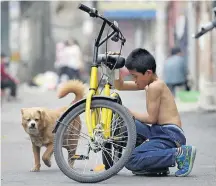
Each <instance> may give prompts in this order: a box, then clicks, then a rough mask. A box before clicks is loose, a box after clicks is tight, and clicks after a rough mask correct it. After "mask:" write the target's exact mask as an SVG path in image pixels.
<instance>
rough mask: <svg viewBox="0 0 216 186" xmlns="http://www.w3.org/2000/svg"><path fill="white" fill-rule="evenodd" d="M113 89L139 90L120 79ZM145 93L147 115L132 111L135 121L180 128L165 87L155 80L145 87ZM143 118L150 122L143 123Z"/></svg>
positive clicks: (178, 117) (130, 82)
mask: <svg viewBox="0 0 216 186" xmlns="http://www.w3.org/2000/svg"><path fill="white" fill-rule="evenodd" d="M115 87H116V88H117V89H118V90H133V91H134V90H141V89H140V88H139V87H138V86H137V85H136V83H135V82H134V81H123V80H122V78H120V79H119V80H116V81H115ZM145 91H146V108H147V114H146V113H143V114H142V113H139V115H138V113H135V112H133V111H131V113H132V114H133V115H135V116H137V119H140V120H141V121H142V122H147V123H149V124H160V125H164V124H175V125H177V126H179V127H181V119H180V116H179V113H178V110H177V106H176V103H175V100H174V97H173V95H172V93H171V92H170V90H169V88H168V87H167V85H166V84H165V83H164V82H163V81H162V80H160V79H158V78H157V80H155V81H153V82H152V83H150V84H149V85H148V86H146V88H145ZM146 115H147V116H146ZM139 116H140V117H139ZM142 118H144V119H143V120H142ZM145 118H150V122H148V121H145V120H146V119H145Z"/></svg>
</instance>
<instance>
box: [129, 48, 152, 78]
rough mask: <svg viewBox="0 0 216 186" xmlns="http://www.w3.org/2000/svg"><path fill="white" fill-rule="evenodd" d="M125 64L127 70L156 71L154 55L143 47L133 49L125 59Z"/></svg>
mask: <svg viewBox="0 0 216 186" xmlns="http://www.w3.org/2000/svg"><path fill="white" fill-rule="evenodd" d="M125 66H126V68H127V69H128V70H136V71H137V72H140V73H143V74H145V72H146V71H147V70H152V72H153V73H155V71H156V63H155V59H154V57H153V56H152V55H151V54H150V53H149V52H148V51H147V50H145V49H142V48H137V49H134V50H133V51H132V52H131V53H130V54H129V56H128V57H127V59H126V62H125Z"/></svg>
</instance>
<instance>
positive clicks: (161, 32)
mask: <svg viewBox="0 0 216 186" xmlns="http://www.w3.org/2000/svg"><path fill="white" fill-rule="evenodd" d="M158 3H159V5H158V6H157V13H156V30H157V32H156V62H157V75H158V76H159V77H160V78H162V76H163V66H164V61H165V59H166V57H167V46H168V44H167V37H168V34H167V17H168V15H167V12H168V11H167V9H168V5H169V2H167V1H161V2H158Z"/></svg>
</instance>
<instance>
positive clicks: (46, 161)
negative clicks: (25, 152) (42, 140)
mask: <svg viewBox="0 0 216 186" xmlns="http://www.w3.org/2000/svg"><path fill="white" fill-rule="evenodd" d="M43 161H44V164H45V165H46V166H47V167H51V161H50V160H43Z"/></svg>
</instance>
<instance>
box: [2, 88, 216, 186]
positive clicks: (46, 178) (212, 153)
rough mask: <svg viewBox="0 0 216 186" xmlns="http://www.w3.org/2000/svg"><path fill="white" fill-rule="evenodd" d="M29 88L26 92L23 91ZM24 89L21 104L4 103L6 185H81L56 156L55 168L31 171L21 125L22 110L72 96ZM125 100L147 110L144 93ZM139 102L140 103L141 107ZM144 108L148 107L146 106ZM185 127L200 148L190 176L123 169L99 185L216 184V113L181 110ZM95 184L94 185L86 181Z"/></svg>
mask: <svg viewBox="0 0 216 186" xmlns="http://www.w3.org/2000/svg"><path fill="white" fill-rule="evenodd" d="M24 90H25V91H26V92H25V93H24V92H23V91H24ZM24 90H21V91H20V97H21V99H22V101H21V102H19V103H4V104H3V107H2V112H1V119H2V120H1V129H2V132H1V145H2V146H1V156H2V157H1V167H2V175H1V179H2V185H5V186H24V185H28V186H39V185H40V186H42V185H44V186H47V185H55V186H59V185H61V186H64V185H81V184H79V183H76V182H74V181H73V180H70V179H68V178H67V177H66V176H64V175H63V173H62V172H61V171H60V170H59V169H58V167H57V165H56V164H55V161H54V157H53V161H52V163H53V164H52V167H51V168H48V167H46V166H45V165H44V164H43V163H42V167H41V172H38V173H34V172H29V170H30V169H31V167H32V165H33V154H32V149H31V143H30V141H29V139H28V136H27V134H25V132H24V130H23V128H22V126H21V114H20V109H21V108H22V107H32V106H46V107H49V108H57V107H60V106H63V105H66V104H68V103H70V101H71V100H72V97H73V96H72V95H70V96H68V97H67V98H64V99H62V100H58V99H56V97H55V92H51V91H50V92H40V91H38V90H36V89H35V90H31V91H29V90H28V89H24ZM121 95H122V99H123V103H124V104H125V105H126V106H128V107H130V108H132V109H135V110H137V111H140V110H141V109H144V108H145V106H144V104H145V101H144V99H142V101H140V99H141V98H144V93H143V92H136V93H135V92H134V94H133V97H132V96H131V95H132V93H131V92H122V93H121ZM137 105H139V106H137ZM142 107H144V108H142ZM181 116H182V121H183V129H184V131H185V133H186V136H187V138H188V141H187V142H188V144H193V145H195V146H196V147H197V158H196V161H195V165H194V169H193V172H192V173H191V175H190V176H189V177H183V178H176V177H175V176H174V174H173V173H174V172H175V170H176V169H175V168H171V175H170V176H169V177H160V178H155V177H138V176H133V175H132V174H131V173H130V172H128V171H127V170H122V171H121V172H120V173H119V174H118V175H117V176H115V177H112V178H111V179H109V180H106V181H104V182H102V183H99V184H97V185H131V184H133V185H134V186H135V185H142V186H143V185H148V186H149V185H152V186H155V185H157V186H160V185H163V186H168V185H176V186H177V185H191V186H198V185H199V186H204V185H206V186H213V185H216V122H215V121H216V113H201V112H184V113H181ZM83 185H91V184H83Z"/></svg>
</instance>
